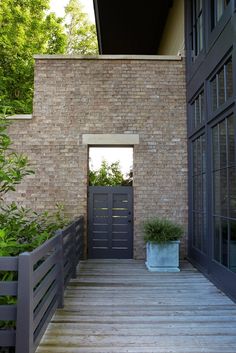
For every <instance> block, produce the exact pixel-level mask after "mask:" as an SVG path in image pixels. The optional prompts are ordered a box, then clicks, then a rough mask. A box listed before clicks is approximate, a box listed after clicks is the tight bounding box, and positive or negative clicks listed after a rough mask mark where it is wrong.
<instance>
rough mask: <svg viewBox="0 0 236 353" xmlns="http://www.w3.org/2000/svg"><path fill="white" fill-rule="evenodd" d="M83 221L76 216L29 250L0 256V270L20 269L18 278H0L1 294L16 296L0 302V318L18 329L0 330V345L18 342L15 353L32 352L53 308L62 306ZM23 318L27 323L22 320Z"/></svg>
mask: <svg viewBox="0 0 236 353" xmlns="http://www.w3.org/2000/svg"><path fill="white" fill-rule="evenodd" d="M83 222H84V218H83V217H82V216H81V217H79V218H78V219H76V220H75V221H74V222H73V223H71V224H70V225H69V226H67V228H65V229H64V230H61V231H58V232H57V233H56V234H55V236H54V237H52V238H51V239H49V240H48V241H46V242H45V243H44V244H42V245H41V246H40V247H38V248H37V249H35V250H33V251H32V252H31V253H23V254H20V255H19V256H15V257H0V271H14V272H18V271H19V273H18V281H16V280H15V281H2V282H1V281H0V296H13V297H18V298H19V301H18V302H17V304H15V305H10V304H9V305H0V320H3V321H15V322H16V325H17V331H15V330H14V329H12V330H8V329H7V330H0V346H1V347H10V346H16V345H17V347H18V348H17V347H16V352H17V353H23V352H22V350H23V351H24V353H26V351H27V353H33V352H35V350H36V348H37V345H38V344H39V342H40V339H41V337H42V335H43V334H44V332H45V330H46V328H47V325H48V323H49V322H50V320H51V318H52V316H53V314H54V313H55V310H56V308H57V307H63V290H64V288H65V287H66V285H67V283H68V282H69V281H70V279H71V277H73V278H74V277H75V275H76V265H77V263H78V262H79V260H80V258H81V256H82V253H83V229H84V226H83ZM35 267H37V268H36V269H34V268H35ZM18 268H19V270H18ZM25 273H26V275H25V276H24V274H25ZM19 281H20V282H19ZM63 284H64V286H63ZM25 287H26V288H27V291H26V293H25V291H24V288H25ZM34 288H35V290H33V289H34ZM21 303H23V306H22V305H21ZM18 310H19V311H18ZM32 316H33V317H32ZM19 317H20V319H19ZM25 318H28V323H29V325H24V324H22V323H24V322H25V321H24V320H25ZM32 329H33V332H31V331H32ZM22 347H24V348H22Z"/></svg>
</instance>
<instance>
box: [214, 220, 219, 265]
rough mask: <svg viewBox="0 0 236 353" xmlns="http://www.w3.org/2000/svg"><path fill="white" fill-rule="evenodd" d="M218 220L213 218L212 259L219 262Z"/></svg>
mask: <svg viewBox="0 0 236 353" xmlns="http://www.w3.org/2000/svg"><path fill="white" fill-rule="evenodd" d="M220 243H221V240H220V218H218V217H214V259H215V260H216V261H220Z"/></svg>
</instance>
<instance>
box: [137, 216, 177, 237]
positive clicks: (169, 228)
mask: <svg viewBox="0 0 236 353" xmlns="http://www.w3.org/2000/svg"><path fill="white" fill-rule="evenodd" d="M182 235H183V229H182V227H181V226H179V225H177V224H175V223H173V222H171V221H169V220H167V219H159V218H154V219H150V220H147V221H146V222H144V240H145V241H146V242H153V243H166V242H168V241H175V240H179V239H180V238H181V237H182Z"/></svg>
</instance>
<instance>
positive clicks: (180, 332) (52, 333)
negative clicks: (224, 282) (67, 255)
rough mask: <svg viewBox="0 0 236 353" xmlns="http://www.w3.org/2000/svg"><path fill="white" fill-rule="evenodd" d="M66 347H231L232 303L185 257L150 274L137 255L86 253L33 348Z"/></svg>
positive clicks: (139, 352)
mask: <svg viewBox="0 0 236 353" xmlns="http://www.w3.org/2000/svg"><path fill="white" fill-rule="evenodd" d="M68 352H70V353H125V352H129V353H151V352H152V353H169V352H172V353H199V352H204V353H235V352H236V304H234V303H233V302H232V301H231V300H230V299H229V298H228V297H226V296H225V295H224V294H223V293H222V292H220V291H219V290H218V289H217V288H216V287H215V286H214V285H213V284H211V283H210V282H209V281H208V280H207V279H206V278H205V277H204V276H203V275H202V274H200V273H199V272H198V271H197V270H195V269H194V268H193V267H192V266H191V265H190V264H188V263H184V264H183V265H182V271H181V272H180V273H172V274H167V273H166V274H163V273H162V274H156V273H155V274H154V273H149V272H147V270H146V268H145V266H144V263H143V261H134V260H115V261H114V260H93V261H85V262H82V263H81V265H80V270H79V276H78V278H77V279H76V280H72V281H71V283H70V285H69V287H68V289H67V291H66V299H65V308H64V309H63V310H62V309H61V310H57V312H56V314H55V316H54V318H53V320H52V322H51V324H50V325H49V327H48V330H47V332H46V334H45V335H44V337H43V340H42V342H41V345H40V347H39V348H38V350H37V353H68Z"/></svg>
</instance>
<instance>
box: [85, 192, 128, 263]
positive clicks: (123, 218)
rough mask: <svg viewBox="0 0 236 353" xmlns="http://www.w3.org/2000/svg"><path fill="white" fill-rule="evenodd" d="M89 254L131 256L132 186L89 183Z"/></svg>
mask: <svg viewBox="0 0 236 353" xmlns="http://www.w3.org/2000/svg"><path fill="white" fill-rule="evenodd" d="M88 222H89V227H88V229H89V244H88V248H89V258H92V259H99V258H102V259H131V258H132V256H133V190H132V187H131V186H115V187H113V186H90V187H89V212H88Z"/></svg>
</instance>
